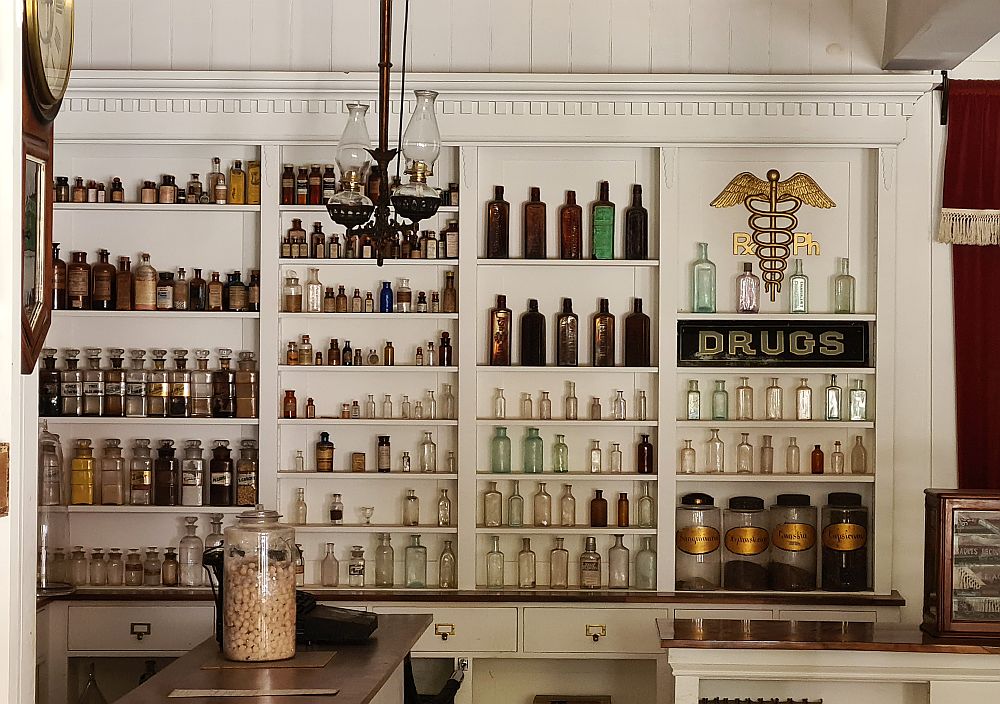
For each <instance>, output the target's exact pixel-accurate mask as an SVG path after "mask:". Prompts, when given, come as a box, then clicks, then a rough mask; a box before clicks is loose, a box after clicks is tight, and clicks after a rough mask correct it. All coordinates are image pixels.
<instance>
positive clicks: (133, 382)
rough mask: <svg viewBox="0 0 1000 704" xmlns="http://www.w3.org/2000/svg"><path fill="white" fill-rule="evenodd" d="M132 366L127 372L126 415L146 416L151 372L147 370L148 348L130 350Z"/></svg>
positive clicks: (133, 416) (131, 416) (130, 416)
mask: <svg viewBox="0 0 1000 704" xmlns="http://www.w3.org/2000/svg"><path fill="white" fill-rule="evenodd" d="M129 354H130V355H131V357H132V361H131V364H132V366H131V368H130V369H129V370H128V371H126V372H125V415H126V417H128V418H145V417H146V415H147V413H148V406H147V392H148V386H149V372H147V371H146V369H145V366H146V350H130V352H129Z"/></svg>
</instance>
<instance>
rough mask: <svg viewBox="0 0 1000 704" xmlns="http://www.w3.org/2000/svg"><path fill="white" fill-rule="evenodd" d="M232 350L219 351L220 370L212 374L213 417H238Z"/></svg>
mask: <svg viewBox="0 0 1000 704" xmlns="http://www.w3.org/2000/svg"><path fill="white" fill-rule="evenodd" d="M232 354H233V352H232V350H229V349H220V350H219V369H217V370H216V371H214V372H212V416H213V417H215V418H233V417H235V415H236V406H235V398H236V373H235V372H234V371H233V370H232V369H231V358H232Z"/></svg>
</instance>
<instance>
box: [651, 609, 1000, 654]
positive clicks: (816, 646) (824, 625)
mask: <svg viewBox="0 0 1000 704" xmlns="http://www.w3.org/2000/svg"><path fill="white" fill-rule="evenodd" d="M656 627H657V629H658V630H659V632H660V645H661V646H662V647H664V648H703V649H708V648H743V649H750V650H856V651H877V652H897V653H959V654H973V655H976V654H982V655H1000V640H992V641H990V640H981V639H971V638H967V639H943V638H932V637H931V636H928V635H927V634H926V633H924V632H923V631H921V630H920V629H919V628H917V627H916V626H900V625H899V624H885V623H839V622H832V621H755V620H746V621H741V620H736V619H709V618H705V619H669V618H658V619H656Z"/></svg>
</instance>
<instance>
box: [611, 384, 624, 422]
mask: <svg viewBox="0 0 1000 704" xmlns="http://www.w3.org/2000/svg"><path fill="white" fill-rule="evenodd" d="M624 394H625V392H624V391H622V390H621V389H616V390H615V397H614V399H612V401H611V416H612V417H613V418H614V419H615V420H626V416H625V395H624Z"/></svg>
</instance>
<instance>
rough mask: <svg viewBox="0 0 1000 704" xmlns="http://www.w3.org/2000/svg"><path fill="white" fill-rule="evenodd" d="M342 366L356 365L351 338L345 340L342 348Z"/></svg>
mask: <svg viewBox="0 0 1000 704" xmlns="http://www.w3.org/2000/svg"><path fill="white" fill-rule="evenodd" d="M340 366H342V367H351V366H354V352H353V351H352V350H351V341H350V340H344V346H343V347H342V348H341V349H340Z"/></svg>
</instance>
